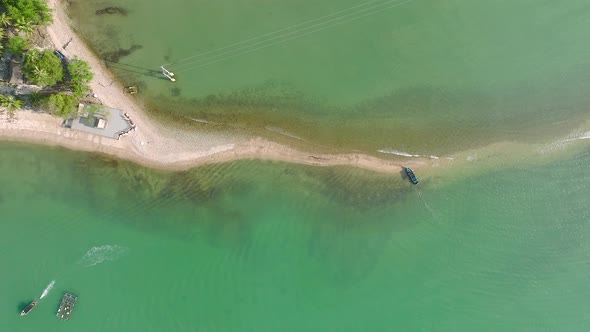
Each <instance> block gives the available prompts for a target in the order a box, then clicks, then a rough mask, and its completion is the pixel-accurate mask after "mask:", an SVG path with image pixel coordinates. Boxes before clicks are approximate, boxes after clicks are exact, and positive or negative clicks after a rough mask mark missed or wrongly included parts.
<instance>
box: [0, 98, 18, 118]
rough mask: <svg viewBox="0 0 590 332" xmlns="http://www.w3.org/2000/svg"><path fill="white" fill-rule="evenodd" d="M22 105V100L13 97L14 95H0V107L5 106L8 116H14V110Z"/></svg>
mask: <svg viewBox="0 0 590 332" xmlns="http://www.w3.org/2000/svg"><path fill="white" fill-rule="evenodd" d="M22 106H23V102H22V100H18V99H16V98H14V96H5V95H0V107H5V108H6V110H7V111H8V116H9V117H10V118H14V116H15V111H16V110H17V109H19V108H21V107H22Z"/></svg>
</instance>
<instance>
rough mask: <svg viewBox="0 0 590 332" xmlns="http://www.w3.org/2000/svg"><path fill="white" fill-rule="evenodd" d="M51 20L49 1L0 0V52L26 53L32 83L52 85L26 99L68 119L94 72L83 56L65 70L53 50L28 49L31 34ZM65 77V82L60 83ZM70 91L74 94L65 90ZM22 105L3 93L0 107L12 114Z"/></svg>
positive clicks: (26, 73) (26, 72)
mask: <svg viewBox="0 0 590 332" xmlns="http://www.w3.org/2000/svg"><path fill="white" fill-rule="evenodd" d="M51 21H52V18H51V10H50V9H49V7H48V6H47V2H46V0H0V40H2V43H1V44H0V52H1V50H2V49H5V50H6V51H7V52H9V53H11V54H12V55H13V56H16V57H22V56H23V54H25V60H24V63H23V74H24V76H25V78H26V80H27V81H28V82H29V84H36V85H39V86H41V87H49V88H48V89H43V90H42V91H40V92H35V93H32V94H31V95H30V96H29V98H25V100H28V102H29V103H30V104H31V105H33V106H35V107H40V108H43V109H45V110H47V111H49V112H51V114H53V115H56V116H60V117H63V118H68V117H71V116H75V115H77V112H78V102H79V98H80V97H82V96H83V95H84V94H85V93H87V92H88V91H89V90H90V88H89V86H88V83H89V82H90V81H91V80H92V78H93V76H94V75H93V73H92V71H91V68H90V65H89V64H88V63H87V62H85V61H82V60H80V59H77V58H74V59H73V60H71V61H69V62H68V63H67V72H66V70H65V68H64V64H63V60H62V59H61V58H60V57H59V56H57V55H56V54H54V52H53V51H52V50H39V49H32V50H29V51H27V50H28V49H29V47H30V46H31V45H30V43H29V42H30V40H29V38H28V34H29V33H31V32H32V31H33V30H34V29H35V27H37V26H41V25H46V24H48V23H50V22H51ZM5 31H9V32H10V34H9V35H11V36H13V37H11V38H5V34H4V33H5ZM32 46H36V45H32ZM66 73H67V75H66ZM64 79H65V80H66V81H65V82H64V83H65V84H59V83H61V82H63V81H64ZM70 90H71V92H72V93H69V92H66V91H70ZM55 91H61V92H58V93H55ZM22 104H23V102H22V101H21V100H18V99H15V98H14V97H12V96H3V95H0V107H3V108H6V109H7V110H8V111H9V112H10V113H11V114H14V110H16V109H18V108H21V107H22ZM93 111H95V112H99V111H100V110H98V109H96V110H93Z"/></svg>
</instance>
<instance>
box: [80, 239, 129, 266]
mask: <svg viewBox="0 0 590 332" xmlns="http://www.w3.org/2000/svg"><path fill="white" fill-rule="evenodd" d="M126 252H127V248H125V247H121V246H118V245H116V244H115V245H110V244H105V245H102V246H98V247H92V248H90V250H88V251H87V252H86V253H85V254H84V256H82V258H80V260H79V261H78V264H81V265H83V266H84V267H91V266H94V265H97V264H100V263H102V262H105V261H112V260H115V259H117V258H118V257H119V256H121V255H123V254H124V253H126Z"/></svg>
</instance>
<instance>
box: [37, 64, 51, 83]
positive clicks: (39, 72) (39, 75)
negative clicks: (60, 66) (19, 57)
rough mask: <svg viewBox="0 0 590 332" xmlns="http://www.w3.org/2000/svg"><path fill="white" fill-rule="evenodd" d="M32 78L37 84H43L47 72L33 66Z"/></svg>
mask: <svg viewBox="0 0 590 332" xmlns="http://www.w3.org/2000/svg"><path fill="white" fill-rule="evenodd" d="M33 76H34V77H35V81H36V82H37V83H43V82H44V81H45V79H46V78H47V76H48V73H47V70H45V69H42V68H39V67H37V66H35V67H34V68H33Z"/></svg>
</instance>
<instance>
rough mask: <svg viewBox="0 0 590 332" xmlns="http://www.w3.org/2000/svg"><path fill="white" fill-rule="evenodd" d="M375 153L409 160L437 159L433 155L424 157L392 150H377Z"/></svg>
mask: <svg viewBox="0 0 590 332" xmlns="http://www.w3.org/2000/svg"><path fill="white" fill-rule="evenodd" d="M377 152H381V153H387V154H394V155H397V156H402V157H411V158H430V159H438V158H439V157H437V156H433V155H430V156H426V155H421V154H411V153H408V152H404V151H399V150H394V149H380V150H377Z"/></svg>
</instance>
